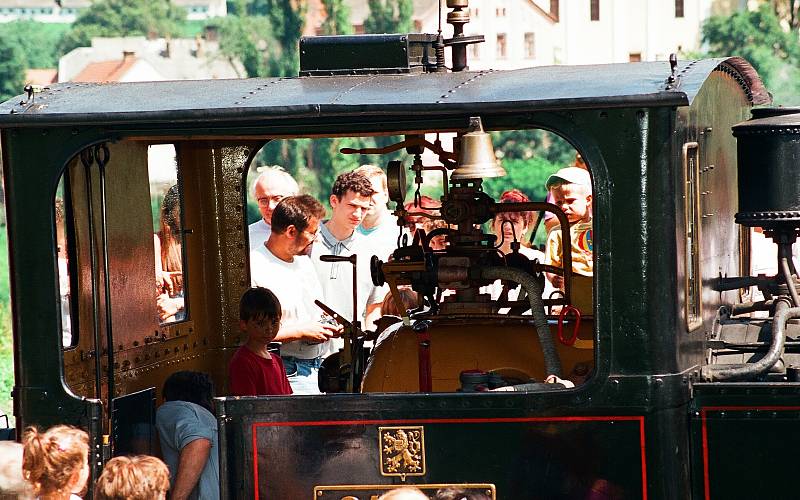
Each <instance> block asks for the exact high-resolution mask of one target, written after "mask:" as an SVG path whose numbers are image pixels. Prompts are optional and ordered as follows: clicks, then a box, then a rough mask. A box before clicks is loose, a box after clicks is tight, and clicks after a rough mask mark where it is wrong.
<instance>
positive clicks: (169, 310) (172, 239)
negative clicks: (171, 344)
mask: <svg viewBox="0 0 800 500" xmlns="http://www.w3.org/2000/svg"><path fill="white" fill-rule="evenodd" d="M156 236H157V237H156V238H155V239H154V241H155V244H156V281H157V283H158V288H159V296H158V299H157V300H156V305H157V307H158V316H159V319H160V320H161V322H162V323H169V322H172V321H181V320H183V319H185V318H186V311H185V308H184V300H183V250H182V239H181V198H180V192H179V190H178V185H177V184H174V185H173V186H171V187H170V188H169V189H168V190H167V192H166V193H165V194H164V200H163V201H162V202H161V216H160V223H159V229H158V234H157V235H156Z"/></svg>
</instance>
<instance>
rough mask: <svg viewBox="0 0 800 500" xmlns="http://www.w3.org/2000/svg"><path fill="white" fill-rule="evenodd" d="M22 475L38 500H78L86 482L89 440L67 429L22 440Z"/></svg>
mask: <svg viewBox="0 0 800 500" xmlns="http://www.w3.org/2000/svg"><path fill="white" fill-rule="evenodd" d="M22 445H23V452H22V474H23V476H24V477H25V480H26V481H28V482H29V483H30V484H31V486H32V487H33V493H34V495H36V497H37V498H38V499H40V500H79V499H80V498H81V497H80V495H82V494H83V493H84V490H85V489H86V481H87V480H88V479H89V436H88V435H87V434H86V433H85V432H84V431H82V430H80V429H77V428H75V427H70V426H68V425H57V426H55V427H51V428H50V429H48V430H47V431H46V432H40V431H39V430H38V429H37V428H36V427H28V428H27V429H25V434H24V435H23V437H22Z"/></svg>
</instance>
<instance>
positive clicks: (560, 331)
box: [558, 305, 581, 347]
mask: <svg viewBox="0 0 800 500" xmlns="http://www.w3.org/2000/svg"><path fill="white" fill-rule="evenodd" d="M569 313H572V314H573V315H574V316H575V327H574V328H573V329H572V336H571V337H569V338H564V319H565V318H566V317H567V315H568V314H569ZM580 326H581V311H580V310H579V309H578V308H577V307H575V306H573V305H566V306H564V307H563V308H562V309H561V312H560V313H559V315H558V341H559V342H561V343H562V344H564V345H565V346H570V347H571V346H573V345H575V341H576V340H578V329H579V328H580Z"/></svg>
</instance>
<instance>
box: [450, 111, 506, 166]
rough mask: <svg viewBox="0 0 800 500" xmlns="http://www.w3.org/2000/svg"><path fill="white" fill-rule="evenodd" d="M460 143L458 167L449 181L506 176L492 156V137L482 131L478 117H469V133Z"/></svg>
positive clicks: (462, 137)
mask: <svg viewBox="0 0 800 500" xmlns="http://www.w3.org/2000/svg"><path fill="white" fill-rule="evenodd" d="M460 143H461V148H460V149H459V151H458V166H457V167H456V169H455V170H453V173H452V175H451V176H450V179H452V180H454V181H457V180H465V179H485V178H489V177H503V176H505V175H506V171H505V170H504V169H503V167H501V166H500V163H499V162H498V161H497V157H496V156H495V155H494V147H493V146H492V137H491V136H490V135H489V134H487V133H486V132H484V131H483V124H482V123H481V119H480V117H478V116H473V117H470V119H469V132H467V133H466V134H464V135H463V136H461V139H460Z"/></svg>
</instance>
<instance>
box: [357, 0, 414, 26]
mask: <svg viewBox="0 0 800 500" xmlns="http://www.w3.org/2000/svg"><path fill="white" fill-rule="evenodd" d="M367 4H368V5H369V17H367V18H366V19H364V31H365V32H366V33H410V32H412V31H413V30H414V22H413V20H412V19H411V16H412V14H413V13H414V4H413V2H412V0H368V2H367Z"/></svg>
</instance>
